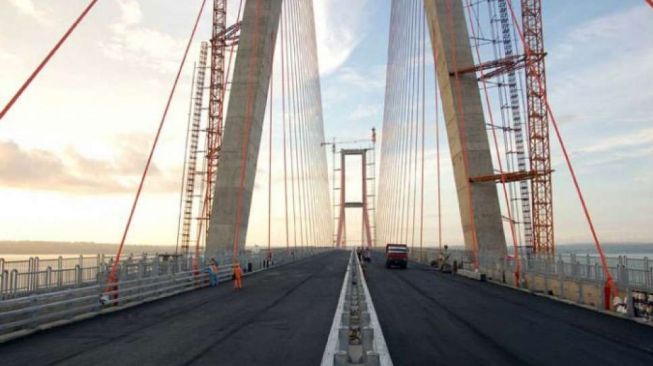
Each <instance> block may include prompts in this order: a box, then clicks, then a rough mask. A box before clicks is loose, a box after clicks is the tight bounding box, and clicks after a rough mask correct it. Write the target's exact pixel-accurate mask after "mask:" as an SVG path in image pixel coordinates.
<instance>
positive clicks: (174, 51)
mask: <svg viewBox="0 0 653 366" xmlns="http://www.w3.org/2000/svg"><path fill="white" fill-rule="evenodd" d="M117 3H118V7H119V9H120V19H119V20H118V21H117V22H114V23H112V24H111V25H109V30H110V31H111V38H110V40H109V41H108V42H102V43H100V47H101V48H102V51H103V52H104V54H105V55H107V56H108V57H110V58H112V59H115V60H118V61H126V62H129V63H136V64H139V65H141V66H144V67H148V68H152V69H154V70H157V71H159V72H164V73H167V72H171V71H174V70H175V69H176V68H177V66H178V64H179V60H178V59H177V58H178V56H179V53H180V50H183V49H184V42H183V41H182V40H179V39H176V38H174V37H172V36H171V35H169V34H166V33H163V32H159V31H158V30H155V29H152V28H149V27H146V26H143V25H141V21H142V17H143V14H142V11H141V7H140V4H139V3H138V1H136V0H117Z"/></svg>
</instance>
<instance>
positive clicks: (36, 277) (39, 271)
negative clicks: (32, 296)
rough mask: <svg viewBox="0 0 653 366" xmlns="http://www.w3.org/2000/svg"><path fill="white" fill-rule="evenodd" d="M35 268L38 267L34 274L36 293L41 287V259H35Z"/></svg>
mask: <svg viewBox="0 0 653 366" xmlns="http://www.w3.org/2000/svg"><path fill="white" fill-rule="evenodd" d="M34 266H35V267H36V271H35V272H34V291H38V290H39V285H40V283H39V282H40V278H39V277H40V274H41V261H40V260H39V257H35V258H34Z"/></svg>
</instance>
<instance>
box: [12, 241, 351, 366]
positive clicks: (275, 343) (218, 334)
mask: <svg viewBox="0 0 653 366" xmlns="http://www.w3.org/2000/svg"><path fill="white" fill-rule="evenodd" d="M348 258H349V253H347V252H342V251H341V252H330V253H326V254H321V255H317V256H315V257H312V258H308V259H306V260H303V261H299V262H297V263H293V264H289V265H286V266H282V267H280V268H277V269H271V270H268V271H265V272H261V273H258V274H255V275H253V276H248V277H245V278H244V279H243V286H244V288H243V290H242V291H241V292H239V293H234V290H233V288H232V284H231V283H223V284H220V286H218V287H217V288H206V289H202V290H198V291H193V292H189V293H186V294H182V295H178V296H174V297H171V298H168V299H164V300H160V301H156V302H152V303H149V304H145V305H141V306H137V307H134V308H131V309H128V310H124V311H120V312H117V313H113V314H109V315H104V316H100V317H96V318H94V319H91V320H87V321H83V322H80V323H76V324H71V325H68V326H64V327H60V328H55V329H51V330H48V331H44V332H40V333H37V334H34V335H32V336H28V337H25V338H22V339H18V340H15V341H13V342H9V343H6V344H4V345H0V365H2V366H8V365H30V366H35V365H93V366H97V365H111V366H116V365H121V366H122V365H140V366H144V365H239V366H244V365H319V363H320V361H321V359H322V353H323V352H324V347H325V345H326V342H327V337H328V335H329V331H330V328H331V322H332V321H333V314H334V313H335V309H336V305H337V302H338V297H339V294H340V289H341V286H342V281H343V278H344V273H345V269H346V267H347V260H348Z"/></svg>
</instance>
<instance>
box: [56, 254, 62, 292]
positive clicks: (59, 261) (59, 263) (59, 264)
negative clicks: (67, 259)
mask: <svg viewBox="0 0 653 366" xmlns="http://www.w3.org/2000/svg"><path fill="white" fill-rule="evenodd" d="M57 286H59V287H61V286H63V257H62V256H59V258H57Z"/></svg>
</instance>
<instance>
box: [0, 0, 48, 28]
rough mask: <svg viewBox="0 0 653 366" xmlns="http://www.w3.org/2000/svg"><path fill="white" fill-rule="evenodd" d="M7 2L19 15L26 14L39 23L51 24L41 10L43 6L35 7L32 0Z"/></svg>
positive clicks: (10, 0)
mask: <svg viewBox="0 0 653 366" xmlns="http://www.w3.org/2000/svg"><path fill="white" fill-rule="evenodd" d="M9 4H11V5H12V6H13V7H14V8H15V9H16V10H17V11H18V13H20V14H21V15H25V16H28V17H30V18H32V19H34V20H36V21H37V22H38V23H40V24H45V25H48V24H52V21H51V19H50V17H49V16H48V14H47V13H46V12H45V11H43V7H40V8H37V7H36V6H35V5H34V2H33V1H32V0H9Z"/></svg>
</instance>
